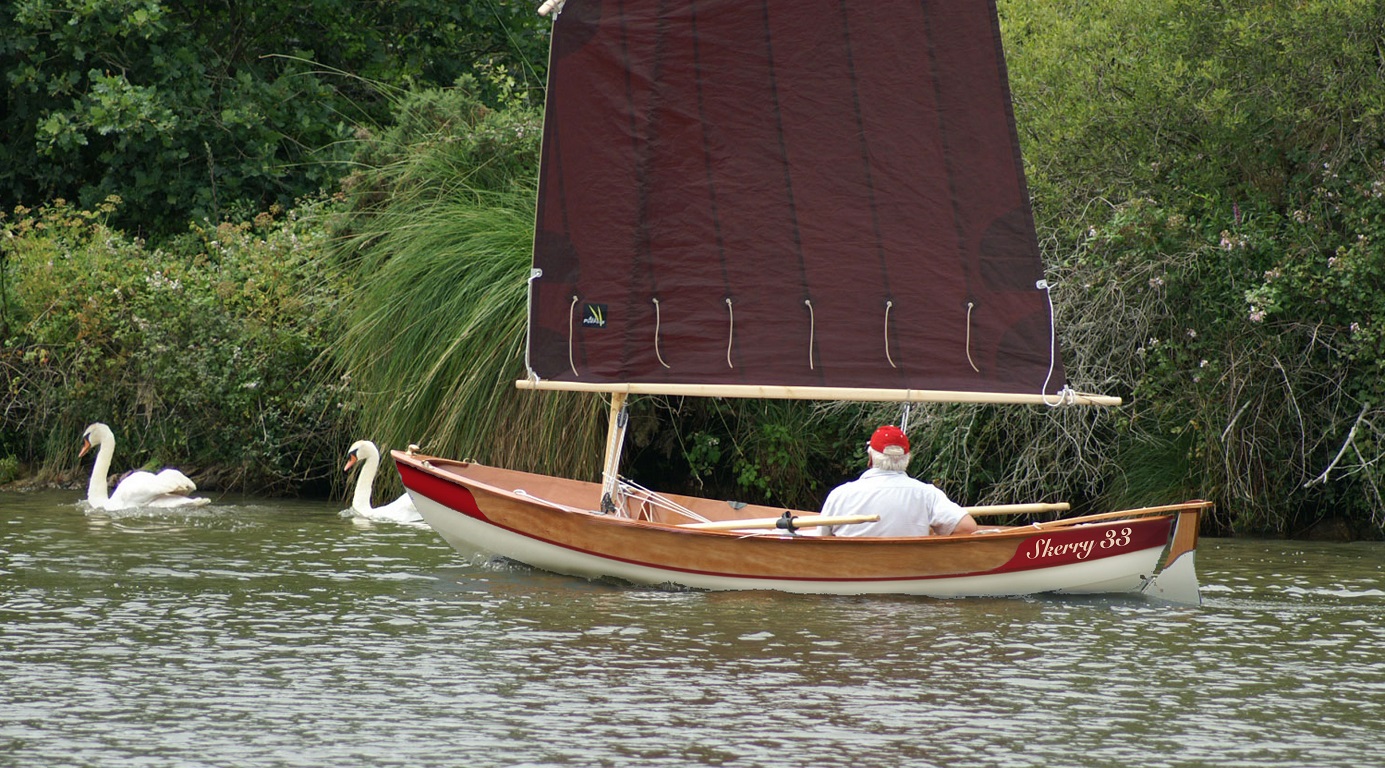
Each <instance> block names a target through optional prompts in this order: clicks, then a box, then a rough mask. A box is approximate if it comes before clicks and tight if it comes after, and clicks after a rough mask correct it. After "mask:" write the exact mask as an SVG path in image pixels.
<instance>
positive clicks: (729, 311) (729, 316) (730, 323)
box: [726, 296, 736, 368]
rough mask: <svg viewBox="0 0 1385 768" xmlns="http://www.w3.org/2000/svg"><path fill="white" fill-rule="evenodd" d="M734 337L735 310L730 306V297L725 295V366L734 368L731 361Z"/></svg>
mask: <svg viewBox="0 0 1385 768" xmlns="http://www.w3.org/2000/svg"><path fill="white" fill-rule="evenodd" d="M735 339H736V311H735V310H734V309H733V308H732V307H731V297H730V296H727V297H726V367H727V368H735V367H736V366H735V365H734V364H732V363H731V343H732V342H733V341H735Z"/></svg>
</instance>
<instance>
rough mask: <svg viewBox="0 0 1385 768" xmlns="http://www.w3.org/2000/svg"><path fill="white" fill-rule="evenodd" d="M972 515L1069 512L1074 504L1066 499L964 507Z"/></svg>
mask: <svg viewBox="0 0 1385 768" xmlns="http://www.w3.org/2000/svg"><path fill="white" fill-rule="evenodd" d="M963 509H965V510H966V511H967V514H969V515H971V516H972V517H979V516H981V515H1034V514H1039V513H1042V512H1067V511H1068V510H1069V509H1072V505H1071V504H1068V503H1067V502H1066V501H1060V502H1057V503H1054V504H1045V503H1041V502H1040V503H1034V504H992V505H990V506H985V507H963Z"/></svg>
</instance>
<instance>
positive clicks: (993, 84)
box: [393, 0, 1210, 602]
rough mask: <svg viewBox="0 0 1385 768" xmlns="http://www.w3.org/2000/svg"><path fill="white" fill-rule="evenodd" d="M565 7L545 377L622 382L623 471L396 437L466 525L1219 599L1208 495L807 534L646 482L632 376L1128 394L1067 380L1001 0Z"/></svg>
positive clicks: (725, 386)
mask: <svg viewBox="0 0 1385 768" xmlns="http://www.w3.org/2000/svg"><path fill="white" fill-rule="evenodd" d="M541 10H549V11H553V12H554V13H555V15H556V18H555V22H554V28H553V38H552V43H551V54H550V69H549V73H550V74H549V77H550V79H549V84H548V100H547V105H546V114H545V121H544V141H543V155H542V162H541V170H540V185H539V199H538V209H537V216H536V228H535V242H534V262H533V270H532V272H531V276H530V279H529V301H530V310H529V333H528V346H527V353H526V365H527V367H528V372H527V377H526V378H525V379H524V380H522V381H520V382H519V383H518V384H519V386H520V387H522V388H528V389H562V390H578V391H585V392H592V393H600V394H606V395H609V396H610V398H611V425H610V428H609V432H608V440H607V452H606V465H605V469H604V471H603V477H602V482H599V483H598V482H587V481H581V480H573V479H563V478H554V477H547V476H543V475H537V474H531V473H525V472H517V471H513V470H507V469H501V468H496V467H488V466H482V465H479V464H475V463H467V462H459V461H453V460H449V459H444V458H441V457H434V456H424V455H419V454H415V453H413V452H409V453H401V452H397V451H396V452H394V454H393V455H394V458H395V461H396V464H397V465H398V467H399V472H400V475H401V478H402V480H403V482H404V485H405V487H406V488H407V489H408V491H409V493H410V494H411V495H412V496H413V498H414V502H415V504H416V506H417V507H418V509H419V511H420V512H421V513H422V514H423V517H424V520H425V521H426V522H427V523H428V524H429V525H430V526H432V527H433V528H434V529H436V530H437V531H438V532H439V533H440V534H441V535H442V537H443V538H444V539H445V540H447V541H448V542H449V543H450V544H452V545H453V546H455V547H456V548H458V549H459V550H462V551H465V552H483V553H490V554H495V555H500V556H504V557H507V558H511V559H514V560H517V561H520V562H524V563H527V564H530V565H532V566H534V567H537V568H543V569H547V570H552V571H556V572H560V573H568V574H576V575H581V576H587V577H611V578H617V579H624V580H628V581H631V582H635V583H641V584H673V585H682V586H686V587H692V588H702V589H771V590H781V591H786V592H806V593H828V594H868V593H903V594H919V595H932V596H939V597H951V596H965V595H1018V594H1035V593H1042V592H1066V593H1113V592H1145V593H1146V594H1152V595H1157V596H1159V597H1163V598H1166V599H1170V600H1175V601H1180V602H1197V601H1198V586H1197V577H1196V572H1195V566H1194V556H1195V552H1196V547H1197V531H1198V523H1199V517H1200V514H1201V513H1202V512H1203V511H1204V510H1205V509H1206V508H1207V507H1208V506H1210V505H1209V504H1208V503H1206V502H1202V501H1189V502H1185V503H1182V504H1172V505H1168V506H1161V507H1151V508H1144V509H1134V510H1123V511H1118V512H1109V513H1103V514H1096V515H1089V516H1085V517H1076V518H1069V519H1060V520H1053V521H1049V522H1043V523H1037V524H1033V525H1030V526H1026V527H989V528H988V527H984V526H983V528H982V531H981V532H978V533H976V534H970V535H956V536H928V537H917V538H860V537H825V536H812V535H805V531H810V530H811V529H812V528H813V527H814V526H816V525H819V524H821V523H822V522H823V521H822V520H820V519H817V516H816V515H815V514H814V513H813V512H811V511H799V510H784V509H774V508H769V507H759V506H754V505H750V506H746V505H740V504H732V503H728V502H724V501H713V500H708V499H700V498H694V497H687V496H673V495H661V494H658V493H656V492H654V491H650V490H648V489H644V488H640V487H637V486H635V485H633V484H632V483H630V482H628V481H627V480H625V479H623V478H621V477H620V476H619V471H618V470H619V457H620V446H621V443H622V441H623V435H624V404H625V399H626V397H627V396H629V395H641V394H653V395H688V396H706V397H753V398H795V399H819V400H856V401H893V402H899V403H912V402H971V403H996V404H998V405H1001V406H1007V405H1008V406H1011V407H1025V406H1028V407H1045V406H1054V407H1057V406H1060V405H1061V406H1066V405H1074V404H1085V405H1112V404H1118V403H1119V400H1118V399H1116V398H1109V397H1101V396H1096V395H1087V394H1081V393H1076V392H1074V391H1072V389H1071V388H1069V387H1067V386H1066V385H1065V383H1064V382H1065V374H1064V371H1063V366H1062V361H1061V357H1060V354H1059V349H1058V344H1057V342H1056V335H1055V333H1054V329H1053V311H1052V303H1051V301H1050V298H1049V292H1048V285H1047V283H1046V282H1045V281H1044V276H1043V268H1042V265H1041V263H1040V259H1039V250H1038V245H1037V239H1036V237H1035V233H1034V224H1033V217H1032V213H1031V211H1030V208H1029V200H1028V190H1027V188H1026V185H1025V180H1024V175H1023V167H1022V164H1021V159H1020V154H1019V141H1018V136H1017V133H1016V130H1015V124H1014V118H1013V113H1012V110H1011V102H1010V95H1009V85H1008V81H1007V77H1006V72H1005V62H1004V56H1003V52H1002V46H1001V39H1000V30H999V23H998V18H997V14H996V8H995V5H994V2H993V0H965V1H964V2H931V1H929V0H923V1H922V2H921V1H920V0H871V2H868V3H842V2H837V1H833V2H828V1H827V0H752V1H747V0H663V1H662V2H658V3H653V2H650V3H630V2H621V1H620V0H566V3H565V4H564V3H562V2H549V3H546V4H545V6H544V8H543V9H541ZM559 11H560V13H559ZM1008 511H1012V512H1013V511H1016V510H1015V509H1009V510H1008ZM974 512H975V514H977V515H981V514H983V512H984V510H975V511H974ZM833 522H836V523H840V522H841V521H840V519H838V520H834V521H833Z"/></svg>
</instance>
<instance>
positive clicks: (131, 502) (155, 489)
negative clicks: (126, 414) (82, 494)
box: [81, 422, 211, 512]
mask: <svg viewBox="0 0 1385 768" xmlns="http://www.w3.org/2000/svg"><path fill="white" fill-rule="evenodd" d="M82 441H83V444H82V452H81V455H83V456H85V455H86V453H87V451H88V450H90V449H91V448H92V447H95V448H96V449H97V451H96V463H95V465H93V466H92V469H91V481H90V482H89V483H88V484H87V503H88V504H90V505H91V506H93V507H95V508H97V509H104V510H106V511H108V512H114V511H117V510H122V509H133V508H136V507H155V508H159V509H170V508H176V507H200V506H202V505H203V504H210V503H211V499H206V498H200V497H193V496H189V495H188V494H190V493H192V492H193V491H196V490H197V485H196V484H194V483H193V482H192V480H190V479H189V478H188V476H187V475H185V474H183V473H182V472H179V471H178V470H176V469H165V470H162V471H160V472H159V473H158V474H154V473H152V472H145V471H142V470H141V471H138V472H131V473H130V474H128V475H126V476H125V477H124V478H122V479H121V480H120V482H119V483H117V484H116V487H115V491H114V492H108V489H109V487H110V478H109V473H110V469H111V457H112V455H113V454H114V453H115V433H113V432H112V431H111V428H110V427H108V426H106V425H105V424H102V423H100V422H97V423H95V424H92V425H91V426H89V427H87V429H86V432H85V433H83V435H82Z"/></svg>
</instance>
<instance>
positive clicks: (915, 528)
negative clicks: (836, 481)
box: [822, 469, 967, 536]
mask: <svg viewBox="0 0 1385 768" xmlns="http://www.w3.org/2000/svg"><path fill="white" fill-rule="evenodd" d="M822 514H824V515H833V516H843V515H879V516H880V519H879V520H878V521H876V522H874V523H855V524H852V525H841V526H833V527H831V529H830V530H831V535H835V536H928V535H930V534H931V533H932V532H933V530H932V529H933V527H934V526H937V529H938V532H940V533H944V534H947V533H952V531H953V529H954V528H956V527H957V524H958V523H960V522H961V521H962V518H964V517H966V515H967V511H966V510H965V509H962V507H961V505H959V504H957V503H956V502H953V501H952V500H951V499H949V498H947V494H945V493H943V492H942V491H940V490H938V489H937V488H936V487H934V486H932V485H929V484H928V483H925V482H923V481H922V480H915V479H914V478H912V477H909V475H907V474H905V473H904V472H895V471H890V470H884V469H868V470H866V471H865V473H864V474H862V475H861V477H860V478H859V479H857V480H852V481H851V482H849V483H843V484H841V485H839V486H837V487H836V488H834V489H832V492H831V493H829V494H827V501H826V502H824V503H823V505H822ZM827 533H828V531H827V530H824V531H823V534H827Z"/></svg>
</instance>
